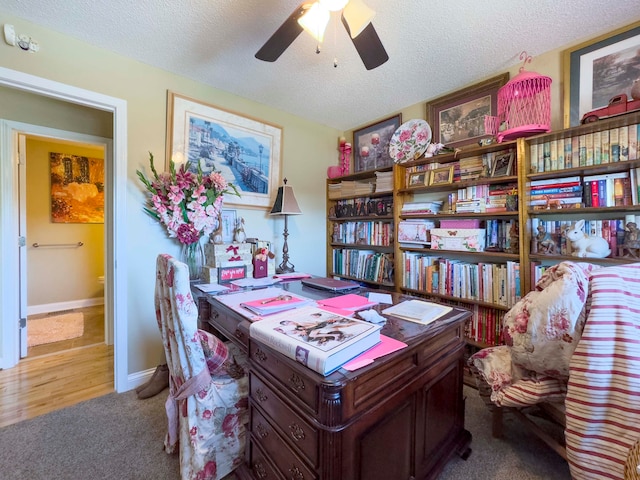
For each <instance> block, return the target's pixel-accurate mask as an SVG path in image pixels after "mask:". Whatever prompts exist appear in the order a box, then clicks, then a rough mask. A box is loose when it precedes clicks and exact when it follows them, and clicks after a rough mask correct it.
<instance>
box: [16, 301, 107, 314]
mask: <svg viewBox="0 0 640 480" xmlns="http://www.w3.org/2000/svg"><path fill="white" fill-rule="evenodd" d="M96 305H104V297H96V298H85V299H81V300H71V301H69V302H58V303H45V304H42V305H31V306H29V307H27V315H39V314H41V313H52V312H59V311H61V310H72V309H74V308H86V307H95V306H96Z"/></svg>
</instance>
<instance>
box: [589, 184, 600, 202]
mask: <svg viewBox="0 0 640 480" xmlns="http://www.w3.org/2000/svg"><path fill="white" fill-rule="evenodd" d="M591 206H592V207H599V206H600V199H599V198H598V182H591Z"/></svg>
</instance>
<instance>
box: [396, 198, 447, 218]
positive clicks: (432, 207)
mask: <svg viewBox="0 0 640 480" xmlns="http://www.w3.org/2000/svg"><path fill="white" fill-rule="evenodd" d="M443 203H444V202H442V201H433V202H407V203H405V204H404V205H402V208H401V210H400V215H422V214H425V213H438V212H440V210H442V204H443Z"/></svg>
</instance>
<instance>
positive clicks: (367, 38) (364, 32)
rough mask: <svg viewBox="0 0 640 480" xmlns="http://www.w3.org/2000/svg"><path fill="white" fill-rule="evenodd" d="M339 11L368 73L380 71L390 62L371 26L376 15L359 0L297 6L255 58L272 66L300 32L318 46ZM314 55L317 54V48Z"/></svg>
mask: <svg viewBox="0 0 640 480" xmlns="http://www.w3.org/2000/svg"><path fill="white" fill-rule="evenodd" d="M338 11H342V12H341V19H342V24H343V25H344V28H345V29H346V30H347V33H348V34H349V37H350V38H351V41H352V42H353V45H354V46H355V47H356V50H357V51H358V55H360V58H361V59H362V62H363V63H364V66H365V67H366V68H367V70H372V69H374V68H376V67H379V66H380V65H382V64H383V63H384V62H386V61H387V60H389V55H387V52H386V50H385V49H384V46H383V45H382V42H381V41H380V37H378V34H377V33H376V30H375V28H373V24H372V23H371V20H373V17H374V16H375V12H374V11H373V10H371V9H370V8H369V7H367V6H366V5H365V4H364V3H363V2H362V0H318V1H315V2H311V3H310V2H305V3H302V4H300V5H299V6H298V7H297V8H296V9H295V10H294V11H293V13H292V14H291V15H289V18H287V19H286V20H285V21H284V23H283V24H282V25H280V28H278V30H276V31H275V33H274V34H273V35H271V38H269V40H267V42H266V43H265V44H264V45H263V46H262V48H261V49H260V50H258V53H256V55H255V56H256V58H257V59H259V60H264V61H265V62H275V61H276V60H277V59H278V57H280V55H282V53H283V52H284V51H285V50H286V49H287V48H288V47H289V45H291V44H292V43H293V41H294V40H295V39H296V38H298V35H300V33H302V31H303V30H306V31H307V32H309V33H310V34H311V35H313V37H314V38H315V39H316V40H318V44H320V43H322V40H323V37H324V31H325V28H326V26H327V23H329V18H330V12H338ZM316 53H320V48H319V47H318V49H317V50H316Z"/></svg>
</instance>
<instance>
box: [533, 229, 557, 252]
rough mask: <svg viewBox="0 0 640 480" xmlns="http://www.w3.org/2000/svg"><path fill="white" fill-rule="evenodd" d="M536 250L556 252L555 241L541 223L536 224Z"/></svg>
mask: <svg viewBox="0 0 640 480" xmlns="http://www.w3.org/2000/svg"><path fill="white" fill-rule="evenodd" d="M536 245H537V249H536V250H537V252H538V253H543V254H545V255H546V254H550V255H553V254H554V253H556V242H554V241H553V238H552V237H551V234H550V233H549V232H547V230H546V229H545V228H544V226H543V225H538V233H537V234H536Z"/></svg>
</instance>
